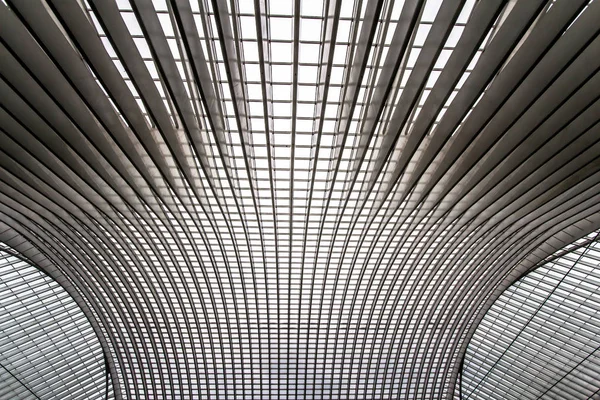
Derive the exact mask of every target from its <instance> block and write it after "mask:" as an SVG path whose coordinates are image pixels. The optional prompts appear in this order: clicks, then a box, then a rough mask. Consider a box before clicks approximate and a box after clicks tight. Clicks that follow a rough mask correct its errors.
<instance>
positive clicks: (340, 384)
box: [0, 0, 600, 399]
mask: <svg viewBox="0 0 600 400" xmlns="http://www.w3.org/2000/svg"><path fill="white" fill-rule="evenodd" d="M599 3H600V2H598V1H593V2H589V1H587V0H560V1H546V0H516V1H512V0H511V1H508V0H490V1H479V2H478V1H474V0H468V1H461V0H444V1H439V0H426V1H424V0H406V1H399V0H398V1H391V0H356V1H355V0H339V1H338V0H323V1H318V0H315V1H313V0H310V1H309V0H305V1H300V0H296V1H275V0H272V1H268V0H256V1H245V0H244V1H242V0H201V1H198V0H194V1H188V0H172V1H152V2H151V1H147V0H131V1H129V0H118V1H115V2H113V1H105V0H93V1H92V0H90V1H63V0H31V1H26V2H23V1H16V0H7V1H6V4H4V3H0V18H2V24H1V31H0V34H1V42H0V60H2V71H1V74H0V78H1V79H0V106H1V107H0V127H1V129H0V222H1V223H3V224H4V225H5V229H0V234H4V235H5V236H7V237H9V238H11V239H12V240H13V241H15V243H17V244H19V245H20V246H23V247H25V249H30V248H31V246H33V247H34V248H35V249H37V251H38V252H39V253H40V254H42V255H43V256H44V257H46V260H47V261H48V265H51V266H53V267H52V268H57V269H58V270H59V271H60V273H61V274H62V275H63V276H65V277H67V278H68V281H69V284H71V285H73V286H74V287H75V288H76V289H77V292H78V293H79V295H80V296H81V298H82V301H83V302H85V304H86V305H87V306H88V308H89V310H87V311H86V312H87V313H88V314H89V317H90V320H92V321H94V324H95V325H94V327H95V329H96V330H97V334H98V336H99V337H100V338H102V339H103V340H105V341H106V345H105V346H104V347H103V349H104V352H105V357H106V358H107V360H108V361H107V363H108V366H109V372H110V376H111V382H112V383H113V385H114V390H115V396H116V397H119V398H164V399H176V398H196V397H202V398H209V399H230V398H232V399H257V398H260V399H268V398H273V399H302V398H312V399H320V398H323V399H388V398H398V397H400V398H404V397H407V398H419V399H425V398H427V399H428V398H452V397H453V396H457V391H456V390H455V389H456V385H455V382H456V379H457V377H458V372H459V366H460V360H461V358H462V354H463V353H464V351H465V346H466V343H467V342H468V338H469V336H470V334H471V333H472V331H473V328H474V326H475V324H476V322H477V321H478V319H480V318H481V317H482V316H483V314H484V313H485V311H486V308H485V304H487V303H488V302H489V300H490V298H491V297H492V295H493V293H495V292H496V291H497V290H499V289H501V288H502V287H504V286H506V285H507V284H508V283H509V282H512V280H514V278H515V273H517V272H518V269H519V268H521V267H520V265H525V264H526V263H525V264H523V263H522V261H523V260H535V259H536V258H539V257H542V258H543V257H545V256H546V255H547V254H548V251H549V250H548V249H547V248H546V247H544V246H545V244H546V243H554V241H557V242H560V243H561V245H565V244H567V243H570V242H572V241H573V240H574V239H575V238H578V237H580V236H581V235H584V234H585V233H587V232H589V231H590V230H592V229H596V225H597V224H600V217H599V212H600V194H599V193H600V190H599V188H600V172H599V171H600V165H599V163H598V154H600V131H599V129H600V126H599V125H598V115H600V103H599V102H598V97H599V95H600V93H599V92H598V90H599V89H598V88H600V75H599V74H598V68H599V65H598V63H599V60H600V57H595V56H596V55H597V53H598V49H599V46H600V39H598V33H599V31H600V26H598V24H597V21H598V20H600V5H599ZM572 230H573V231H572ZM15 237H18V238H21V239H19V240H16V239H14V238H15ZM5 242H7V243H8V241H5ZM24 243H27V244H29V247H28V246H27V245H25V244H24ZM540 246H541V247H540ZM15 248H17V247H15ZM539 249H541V250H539Z"/></svg>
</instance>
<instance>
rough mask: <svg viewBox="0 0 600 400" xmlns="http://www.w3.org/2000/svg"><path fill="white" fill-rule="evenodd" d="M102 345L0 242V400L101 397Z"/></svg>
mask: <svg viewBox="0 0 600 400" xmlns="http://www.w3.org/2000/svg"><path fill="white" fill-rule="evenodd" d="M108 379H109V376H108V371H107V370H106V365H105V363H104V354H103V351H102V347H101V345H100V342H99V341H98V338H97V337H96V333H95V332H94V329H93V328H92V325H91V324H90V323H89V321H88V320H87V317H86V316H85V314H84V313H83V312H82V310H81V309H80V308H79V306H78V305H77V303H76V302H75V301H74V300H73V298H72V297H70V296H69V294H68V293H67V292H66V291H65V289H64V288H63V287H62V286H61V285H60V284H59V283H58V282H56V281H55V280H53V279H52V278H51V277H49V276H48V275H46V274H45V273H43V272H42V271H40V270H39V269H37V268H36V267H34V266H32V265H31V264H29V263H28V262H27V261H25V260H22V259H20V258H19V257H18V256H16V255H14V254H12V252H11V251H10V250H9V249H7V248H6V247H4V246H2V245H0V399H13V400H16V399H65V400H76V399H81V400H84V399H90V400H100V399H106V398H107V394H108V391H109V390H112V385H109V382H108Z"/></svg>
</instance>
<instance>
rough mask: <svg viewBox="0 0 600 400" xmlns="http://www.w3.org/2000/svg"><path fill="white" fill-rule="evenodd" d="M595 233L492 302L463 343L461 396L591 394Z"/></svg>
mask: <svg viewBox="0 0 600 400" xmlns="http://www.w3.org/2000/svg"><path fill="white" fill-rule="evenodd" d="M599 238H600V231H598V232H594V233H593V234H591V235H589V236H588V237H584V238H582V239H580V240H579V241H578V242H576V243H575V248H572V247H571V248H569V249H567V250H566V251H565V250H561V251H560V252H559V253H558V254H556V255H553V257H551V259H549V260H545V261H546V262H545V263H543V265H542V266H540V267H539V268H537V269H536V270H534V271H532V272H530V273H529V274H527V275H526V276H525V277H523V278H522V279H520V280H519V281H518V282H515V283H514V284H513V285H512V286H511V287H509V288H508V289H507V290H506V291H505V292H504V293H503V294H502V295H501V296H500V297H499V298H498V300H496V301H495V302H494V304H493V305H492V307H491V308H490V310H489V311H488V312H487V314H486V315H485V317H484V319H483V320H482V321H481V323H480V324H479V326H478V327H477V330H476V331H475V334H474V335H473V337H472V338H471V341H470V343H469V346H468V347H467V352H466V355H465V361H464V366H463V372H462V376H461V384H462V394H463V396H462V398H464V399H465V400H466V399H544V398H547V399H556V398H560V399H590V400H591V399H594V398H597V397H598V395H599V394H600V383H599V381H598V377H599V376H600V241H598V239H599Z"/></svg>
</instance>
